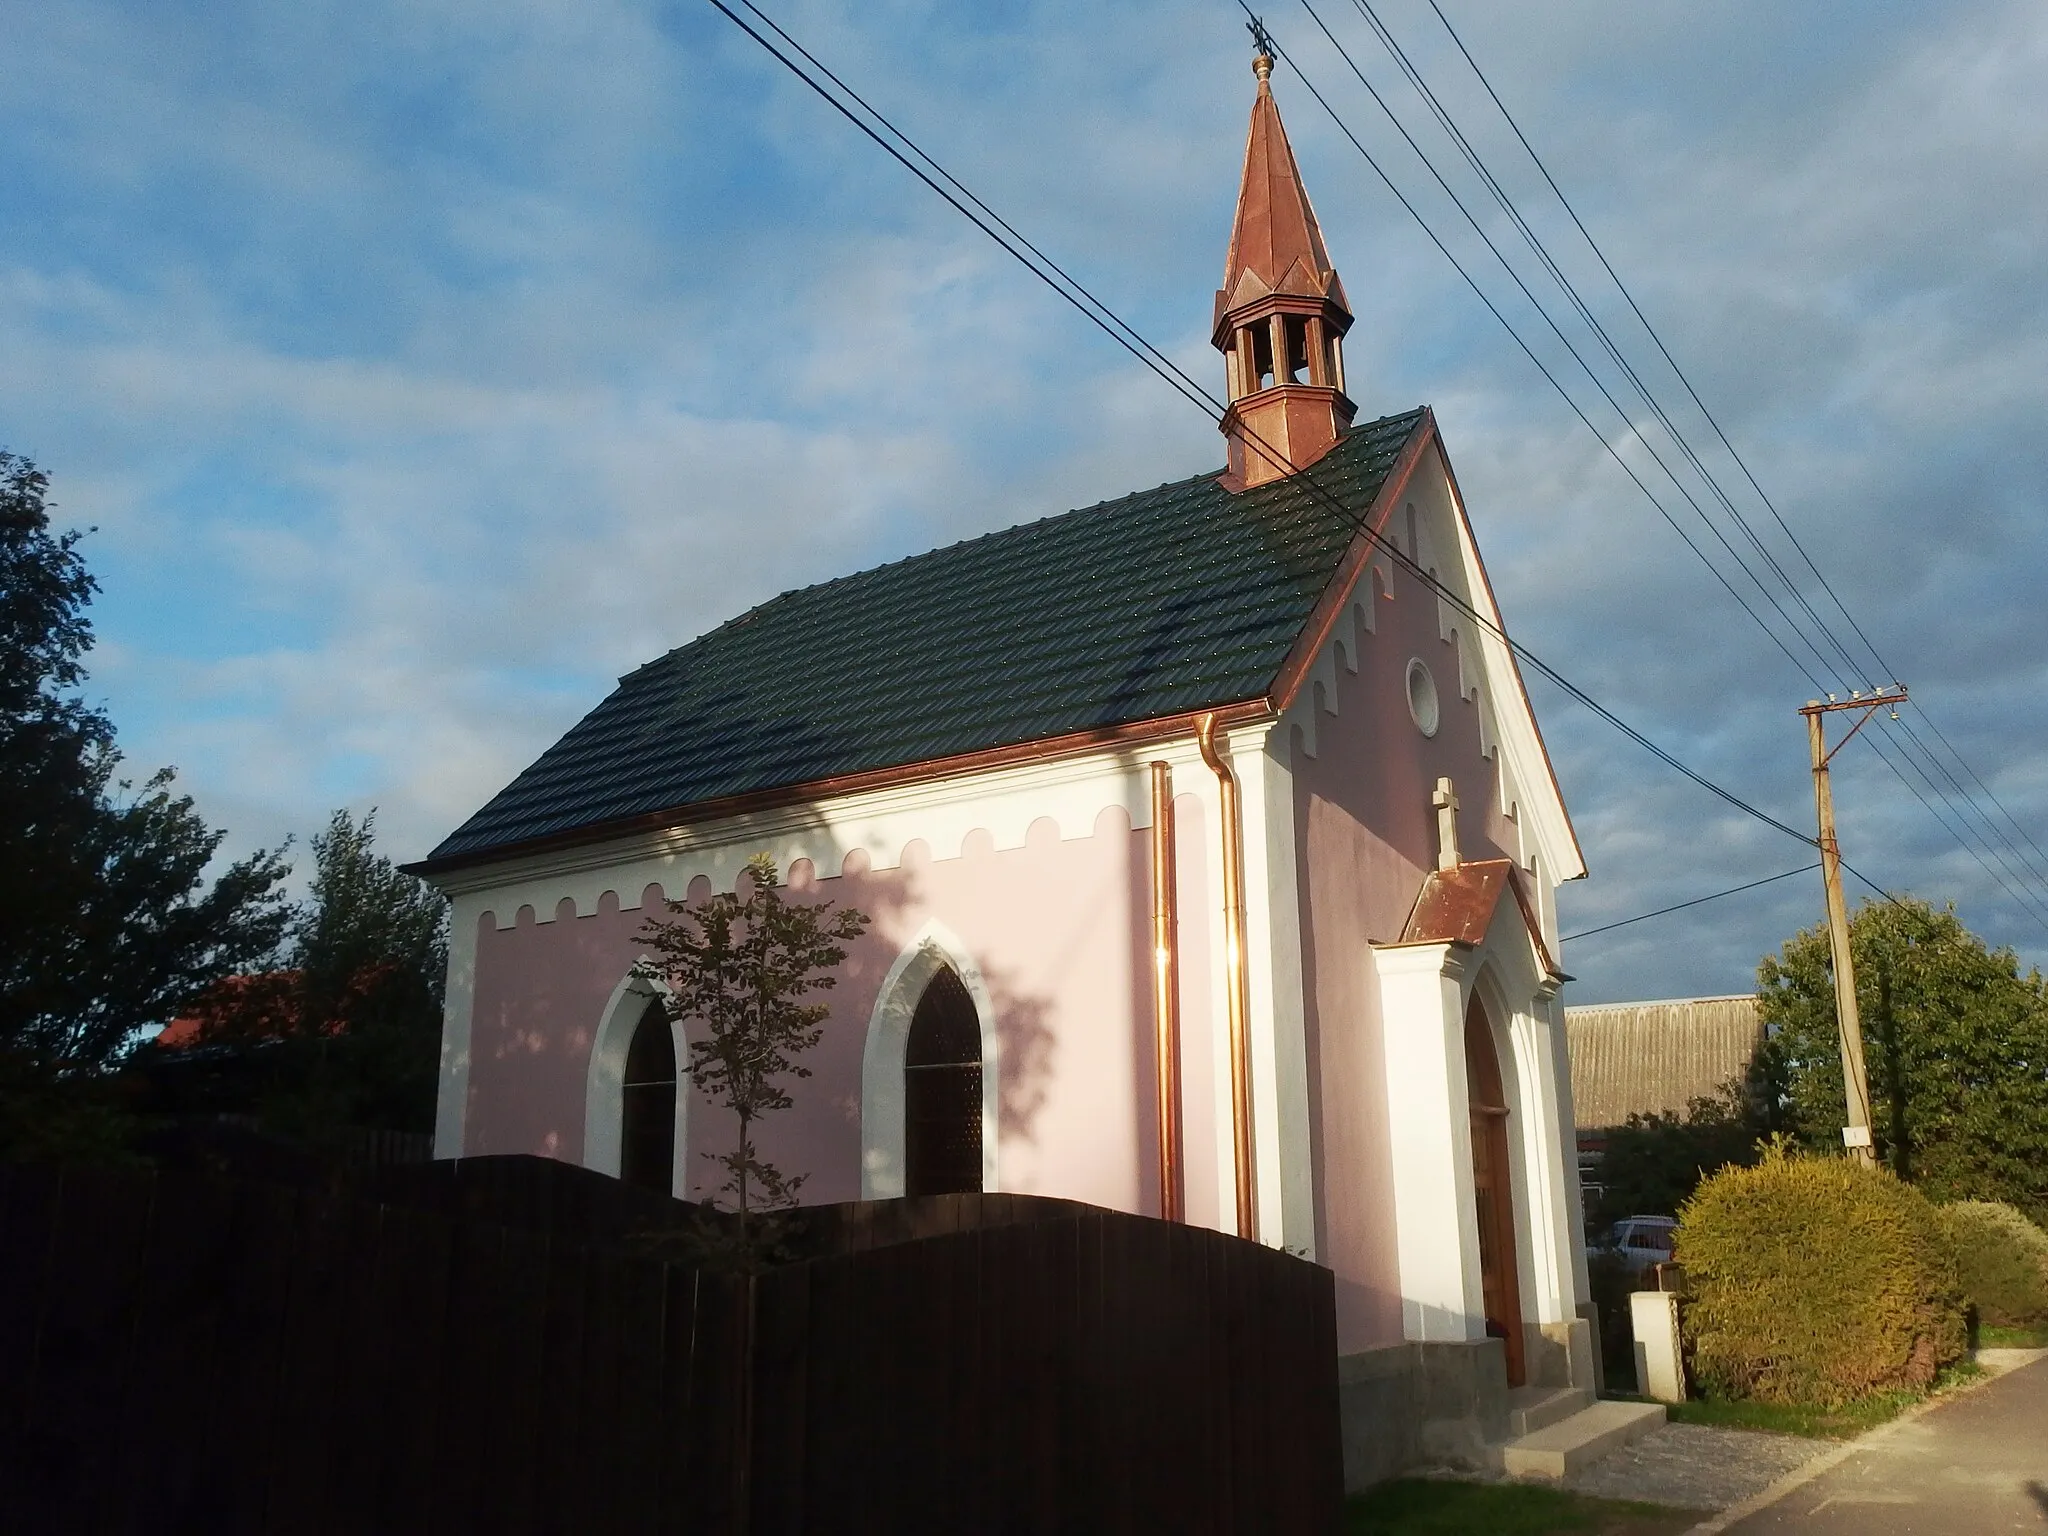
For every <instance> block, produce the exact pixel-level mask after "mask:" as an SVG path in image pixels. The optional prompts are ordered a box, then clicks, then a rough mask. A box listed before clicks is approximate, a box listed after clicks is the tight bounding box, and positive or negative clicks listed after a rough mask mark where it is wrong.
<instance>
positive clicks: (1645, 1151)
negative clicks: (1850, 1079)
mask: <svg viewBox="0 0 2048 1536" xmlns="http://www.w3.org/2000/svg"><path fill="white" fill-rule="evenodd" d="M1759 1065H1760V1066H1761V1063H1760V1064H1759ZM1781 1119H1782V1113H1781V1111H1780V1107H1779V1097H1778V1094H1777V1091H1776V1087H1775V1085H1774V1084H1773V1083H1771V1082H1770V1081H1769V1079H1768V1078H1767V1077H1766V1076H1765V1075H1764V1074H1763V1073H1762V1072H1761V1071H1753V1072H1752V1073H1751V1074H1750V1077H1749V1080H1748V1081H1746V1082H1742V1083H1729V1084H1727V1085H1726V1086H1725V1087H1723V1089H1722V1090H1721V1092H1720V1093H1718V1094H1716V1095H1714V1096H1713V1097H1711V1098H1696V1099H1694V1100H1693V1101H1692V1103H1691V1104H1690V1105H1689V1106H1688V1107H1687V1110H1686V1112H1685V1114H1683V1115H1665V1114H1653V1115H1630V1116H1629V1117H1628V1123H1627V1124H1626V1125H1618V1126H1615V1127H1614V1128H1613V1129H1611V1130H1610V1131H1608V1133H1607V1146H1606V1150H1605V1152H1604V1153H1603V1154H1602V1157H1601V1160H1600V1203H1599V1205H1598V1207H1597V1208H1596V1209H1595V1211H1594V1219H1595V1222H1596V1224H1597V1225H1599V1226H1601V1227H1607V1226H1610V1225H1612V1224H1613V1223H1614V1222H1617V1221H1620V1220H1621V1219H1622V1218H1624V1217H1627V1216H1676V1215H1677V1214H1678V1209H1679V1207H1680V1206H1682V1205H1683V1204H1685V1202H1686V1201H1687V1200H1689V1199H1690V1198H1691V1197H1692V1193H1693V1191H1694V1190H1695V1189H1697V1188H1698V1187H1699V1184H1700V1181H1701V1180H1702V1179H1704V1178H1706V1177H1707V1176H1708V1175H1710V1174H1712V1173H1714V1172H1716V1171H1717V1170H1719V1169H1722V1168H1726V1167H1730V1166H1733V1167H1738V1168H1747V1167H1750V1166H1752V1165H1753V1164H1755V1163H1756V1162H1757V1160H1758V1159H1759V1157H1760V1156H1761V1155H1762V1154H1761V1152H1760V1150H1759V1147H1758V1143H1759V1142H1761V1141H1762V1140H1763V1139H1764V1138H1765V1137H1767V1136H1770V1135H1771V1134H1772V1133H1773V1132H1775V1131H1777V1130H1779V1129H1780V1128H1781V1126H1780V1122H1781Z"/></svg>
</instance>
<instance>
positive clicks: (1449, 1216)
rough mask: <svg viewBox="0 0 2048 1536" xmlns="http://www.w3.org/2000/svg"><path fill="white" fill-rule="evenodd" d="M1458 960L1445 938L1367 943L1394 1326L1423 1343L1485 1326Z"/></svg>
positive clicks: (1478, 1332)
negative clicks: (1384, 1142) (1383, 1080)
mask: <svg viewBox="0 0 2048 1536" xmlns="http://www.w3.org/2000/svg"><path fill="white" fill-rule="evenodd" d="M1466 959H1467V954H1466V952H1465V951H1464V950H1463V949H1462V948H1461V947H1460V946H1457V945H1454V944H1408V945H1398V946H1391V947H1387V948H1375V949H1374V950H1373V960H1374V964H1375V966H1376V967H1377V969H1378V972H1379V981H1380V1020H1381V1025H1380V1027H1381V1033H1382V1037H1383V1038H1384V1040H1385V1042H1386V1066H1387V1117H1388V1122H1389V1129H1390V1131H1391V1133H1392V1141H1393V1153H1394V1158H1393V1162H1394V1229H1395V1241H1396V1246H1397V1247H1398V1249H1399V1256H1400V1268H1401V1320H1402V1331H1403V1333H1404V1334H1405V1336H1406V1337H1408V1338H1410V1339H1418V1340H1425V1341H1430V1342H1436V1341H1457V1342H1463V1341H1469V1340H1473V1339H1480V1338H1484V1337H1485V1335H1486V1307H1485V1301H1484V1298H1483V1296H1482V1293H1481V1290H1480V1277H1479V1223H1478V1216H1477V1207H1476V1205H1475V1203H1474V1197H1473V1185H1472V1126H1471V1116H1470V1112H1469V1098H1468V1094H1467V1090H1466V1085H1465V1039H1464V1020H1465V990H1464V976H1465V965H1466Z"/></svg>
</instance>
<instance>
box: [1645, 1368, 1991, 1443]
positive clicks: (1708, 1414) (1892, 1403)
mask: <svg viewBox="0 0 2048 1536" xmlns="http://www.w3.org/2000/svg"><path fill="white" fill-rule="evenodd" d="M1983 1374H1984V1371H1983V1368H1982V1367H1981V1366H1979V1365H1978V1364H1977V1363H1976V1361H1974V1360H1958V1361H1956V1362H1955V1364H1953V1365H1949V1366H1945V1367H1943V1369H1942V1372H1941V1374H1940V1375H1939V1376H1937V1377H1935V1379H1934V1389H1933V1391H1932V1393H1922V1392H1879V1393H1875V1394H1873V1395H1872V1396H1870V1397H1866V1398H1861V1399H1858V1400H1857V1401H1856V1402H1853V1403H1844V1404H1842V1405H1841V1406H1840V1407H1837V1408H1823V1407H1819V1406H1817V1405H1814V1404H1811V1403H1761V1402H1756V1401H1754V1400H1751V1399H1747V1398H1717V1397H1706V1398H1694V1399H1693V1400H1692V1401H1691V1402H1685V1403H1669V1404H1666V1411H1667V1412H1668V1413H1669V1415H1670V1418H1671V1422H1672V1423H1674V1424H1706V1425H1710V1426H1711V1427H1713V1428H1715V1429H1756V1430H1762V1431H1764V1432H1766V1433H1768V1434H1774V1435H1800V1436H1804V1437H1805V1438H1807V1439H1809V1440H1853V1439H1855V1438H1856V1436H1858V1435H1860V1434H1863V1433H1864V1432H1865V1431H1867V1430H1872V1429H1875V1428H1877V1426H1878V1425H1880V1424H1886V1423H1889V1422H1890V1421H1891V1420H1893V1419H1895V1418H1897V1417H1898V1416H1899V1415H1900V1414H1901V1413H1904V1412H1905V1411H1906V1410H1907V1409H1908V1408H1910V1407H1912V1406H1913V1405H1914V1404H1915V1403H1918V1402H1922V1401H1925V1399H1926V1398H1927V1397H1929V1396H1936V1397H1938V1396H1940V1395H1941V1394H1942V1393H1944V1392H1948V1391H1952V1390H1954V1389H1955V1388H1957V1387H1960V1386H1962V1385H1964V1384H1965V1383H1967V1382H1971V1381H1975V1380H1976V1379H1977V1378H1978V1377H1980V1376H1982V1375H1983Z"/></svg>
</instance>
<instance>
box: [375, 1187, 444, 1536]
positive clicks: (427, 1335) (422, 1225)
mask: <svg viewBox="0 0 2048 1536" xmlns="http://www.w3.org/2000/svg"><path fill="white" fill-rule="evenodd" d="M452 1248H453V1242H452V1237H451V1228H450V1225H449V1223H448V1222H447V1221H446V1220H444V1219H442V1218H440V1217H438V1216H435V1215H432V1214H430V1213H426V1212H420V1211H409V1210H404V1209H401V1208H397V1207H391V1208H387V1209H386V1211H385V1213H384V1222H383V1227H382V1231H381V1234H380V1242H379V1245H378V1251H377V1269H376V1275H375V1278H374V1280H373V1282H372V1284H373V1288H374V1289H373V1294H372V1297H371V1304H372V1322H371V1324H370V1326H371V1328H372V1329H373V1330H374V1335H373V1336H374V1337H375V1339H376V1341H377V1342H376V1346H375V1348H373V1349H371V1350H369V1351H366V1352H365V1353H366V1356H367V1359H368V1361H369V1363H370V1364H371V1366H372V1368H373V1374H372V1376H371V1378H370V1385H371V1397H372V1400H373V1401H374V1402H375V1403H376V1404H377V1405H378V1407H377V1412H378V1415H379V1418H380V1421H381V1425H382V1428H381V1431H380V1434H379V1438H380V1439H381V1440H382V1441H383V1442H384V1446H385V1453H384V1455H383V1457H382V1458H381V1464H380V1468H379V1476H378V1480H377V1486H376V1519H375V1528H376V1529H377V1530H379V1531H389V1532H393V1533H397V1532H402V1531H414V1530H424V1529H426V1528H427V1525H426V1521H425V1518H424V1517H425V1514H426V1511H427V1508H428V1505H429V1501H430V1499H431V1495H432V1491H433V1485H434V1480H435V1477H436V1475H437V1471H438V1464H439V1456H438V1446H437V1437H438V1435H439V1433H440V1418H441V1412H442V1403H443V1390H444V1389H443V1376H442V1373H443V1370H444V1369H445V1362H444V1359H443V1352H444V1348H445V1344H446V1340H447V1334H448V1311H449V1282H450V1279H451V1266H452V1261H453V1253H452Z"/></svg>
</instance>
